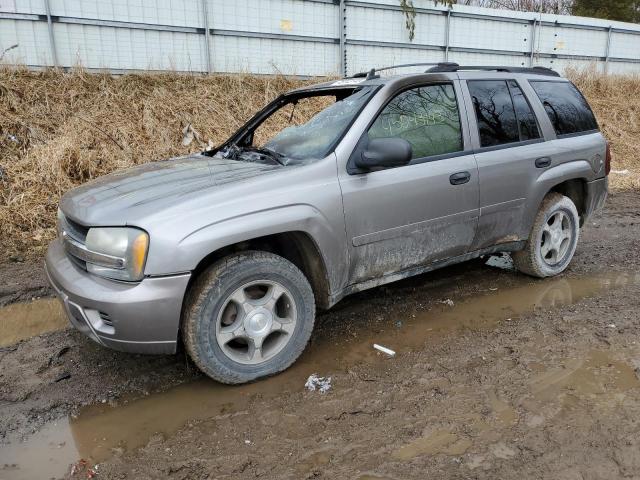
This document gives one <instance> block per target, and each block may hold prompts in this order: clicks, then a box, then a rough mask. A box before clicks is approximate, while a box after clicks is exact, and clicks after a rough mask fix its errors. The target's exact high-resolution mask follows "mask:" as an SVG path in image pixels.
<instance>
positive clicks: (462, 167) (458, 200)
mask: <svg viewBox="0 0 640 480" xmlns="http://www.w3.org/2000/svg"><path fill="white" fill-rule="evenodd" d="M459 97H460V92H459V84H458V82H451V83H438V84H427V85H421V86H416V87H413V88H410V89H406V90H404V91H402V92H400V93H398V94H397V95H396V96H395V97H393V98H392V99H391V100H390V101H389V102H388V103H387V104H386V106H385V107H383V108H382V110H381V111H380V112H379V114H378V116H377V118H376V119H375V120H374V121H373V123H372V124H371V125H370V127H369V128H368V130H367V132H366V133H365V134H364V135H365V136H364V137H363V139H362V140H361V142H360V143H359V145H363V144H364V145H366V142H367V141H368V140H371V139H373V138H384V137H400V138H403V139H405V140H407V141H408V142H409V143H410V144H411V146H412V150H413V155H412V160H411V162H410V163H409V164H408V165H406V166H403V167H396V168H389V169H384V170H379V171H372V172H362V173H353V174H348V173H346V172H345V173H343V174H341V175H340V184H341V188H342V195H343V204H344V214H345V220H346V233H347V239H348V241H349V243H350V278H349V281H350V283H351V284H353V283H358V282H362V281H366V280H370V279H374V278H379V277H384V276H388V275H391V274H394V273H398V272H401V271H403V270H407V269H410V268H411V267H415V266H418V265H425V264H428V263H431V262H435V261H438V260H443V259H446V258H449V257H453V256H457V255H461V254H464V253H465V252H467V251H468V249H469V247H470V245H471V243H472V241H473V238H474V236H475V232H476V226H477V220H478V195H479V191H478V171H477V166H476V161H475V158H474V156H473V153H472V152H471V151H470V144H469V136H468V129H467V122H466V118H465V113H464V111H460V110H459V105H462V102H459V101H458V98H459ZM355 154H358V149H356V152H354V155H355ZM352 160H353V159H352ZM352 160H351V161H352Z"/></svg>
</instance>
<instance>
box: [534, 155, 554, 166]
mask: <svg viewBox="0 0 640 480" xmlns="http://www.w3.org/2000/svg"><path fill="white" fill-rule="evenodd" d="M549 165H551V158H550V157H540V158H536V168H547V167H548V166H549Z"/></svg>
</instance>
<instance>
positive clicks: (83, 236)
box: [58, 216, 89, 270]
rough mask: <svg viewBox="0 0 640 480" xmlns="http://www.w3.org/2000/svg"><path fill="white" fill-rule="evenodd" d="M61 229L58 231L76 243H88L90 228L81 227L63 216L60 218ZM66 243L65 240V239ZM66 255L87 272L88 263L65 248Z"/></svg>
mask: <svg viewBox="0 0 640 480" xmlns="http://www.w3.org/2000/svg"><path fill="white" fill-rule="evenodd" d="M59 221H60V227H59V229H58V231H59V232H61V234H63V235H65V234H66V235H68V236H69V237H70V238H72V239H73V240H75V241H76V242H78V243H80V244H82V245H84V244H85V242H86V241H87V233H88V232H89V228H88V227H85V226H84V225H80V224H79V223H77V222H74V221H73V220H71V219H70V218H67V217H66V216H63V217H62V218H60V220H59ZM63 242H64V238H63ZM65 253H66V254H67V257H68V258H69V260H71V261H72V262H73V263H74V264H75V265H76V266H77V267H79V268H81V269H83V270H86V269H87V262H85V261H84V260H82V259H80V258H78V257H76V256H75V255H73V254H72V253H71V252H70V251H69V249H68V248H66V246H65Z"/></svg>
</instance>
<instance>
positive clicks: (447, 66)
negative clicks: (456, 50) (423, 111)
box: [353, 62, 560, 80]
mask: <svg viewBox="0 0 640 480" xmlns="http://www.w3.org/2000/svg"><path fill="white" fill-rule="evenodd" d="M406 67H431V68H429V69H427V70H426V71H425V73H445V72H458V71H460V70H481V71H489V72H491V71H495V72H509V73H530V74H535V75H547V76H550V77H559V76H560V74H559V73H558V72H556V71H555V70H551V69H550V68H547V67H537V66H536V67H531V68H526V67H506V66H470V65H458V64H457V63H454V62H438V63H403V64H402V65H391V66H389V67H382V68H372V69H371V70H369V71H368V72H360V73H356V74H355V75H354V76H353V78H366V79H367V80H373V79H375V78H380V75H378V72H382V71H385V70H393V69H395V68H406Z"/></svg>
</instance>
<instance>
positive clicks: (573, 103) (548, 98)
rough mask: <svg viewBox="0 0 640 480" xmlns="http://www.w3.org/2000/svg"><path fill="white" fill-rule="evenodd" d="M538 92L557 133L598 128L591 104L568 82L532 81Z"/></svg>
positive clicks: (562, 133) (563, 133) (565, 133)
mask: <svg viewBox="0 0 640 480" xmlns="http://www.w3.org/2000/svg"><path fill="white" fill-rule="evenodd" d="M530 83H531V86H532V87H533V89H534V90H535V91H536V93H537V94H538V98H540V101H541V102H542V105H543V106H544V109H545V110H546V112H547V115H549V119H550V120H551V123H552V124H553V128H555V130H556V134H557V135H568V134H571V133H580V132H588V131H590V130H597V129H598V124H597V123H596V119H595V117H594V116H593V112H592V111H591V108H589V104H588V103H587V101H586V100H585V98H584V97H583V96H582V94H581V93H580V92H579V91H578V89H577V88H576V87H575V86H574V85H573V84H572V83H568V82H540V81H532V82H530Z"/></svg>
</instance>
